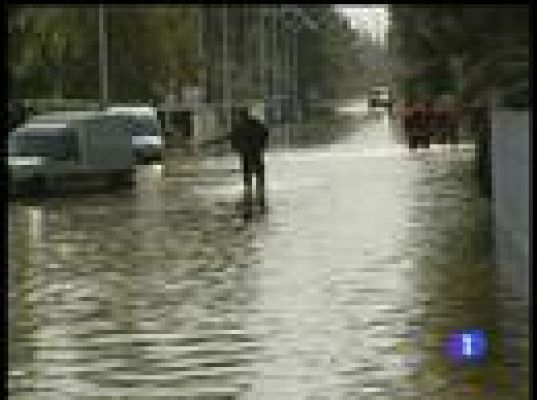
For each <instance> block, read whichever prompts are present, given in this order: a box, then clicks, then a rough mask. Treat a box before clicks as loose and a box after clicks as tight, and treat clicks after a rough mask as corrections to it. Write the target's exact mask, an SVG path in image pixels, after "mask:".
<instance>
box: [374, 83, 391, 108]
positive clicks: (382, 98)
mask: <svg viewBox="0 0 537 400" xmlns="http://www.w3.org/2000/svg"><path fill="white" fill-rule="evenodd" d="M393 102H394V101H393V98H392V95H391V92H390V90H389V88H387V87H383V86H380V87H375V88H373V89H371V91H370V92H369V107H392V105H393Z"/></svg>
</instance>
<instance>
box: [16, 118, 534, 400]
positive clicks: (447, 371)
mask: <svg viewBox="0 0 537 400" xmlns="http://www.w3.org/2000/svg"><path fill="white" fill-rule="evenodd" d="M347 113H348V114H347V115H346V116H343V115H341V116H339V117H337V118H336V117H334V120H333V121H332V123H331V124H328V125H319V124H316V125H312V126H310V127H309V128H307V129H313V128H315V127H317V129H318V131H319V133H318V137H319V139H318V141H314V143H303V142H301V139H300V138H301V135H300V132H299V131H294V133H292V136H291V139H288V140H287V142H284V143H283V144H281V143H280V144H278V143H276V142H277V141H278V136H277V134H275V135H274V137H275V139H274V142H275V144H274V145H273V146H271V147H270V150H269V152H268V153H267V154H266V170H267V177H266V182H267V183H266V185H267V193H266V197H267V207H268V208H267V210H266V212H264V213H262V212H260V211H259V210H254V214H253V217H252V218H251V219H247V220H245V219H244V218H243V213H242V208H243V205H242V200H241V199H242V177H241V175H240V173H239V171H238V168H239V160H238V158H237V157H236V156H235V155H234V154H228V153H226V152H224V154H210V155H208V156H206V157H201V156H198V157H196V156H194V155H188V154H185V153H184V152H181V151H179V150H177V151H171V152H170V153H169V154H168V155H167V156H166V159H165V160H164V161H163V163H162V164H161V165H146V166H140V167H139V169H138V171H137V177H136V186H135V188H133V189H132V190H124V191H120V192H117V193H114V194H99V195H88V196H85V197H80V196H79V197H74V196H73V197H69V198H60V199H42V200H32V201H30V200H25V201H16V202H11V203H10V205H9V250H10V251H9V280H10V281H9V290H10V293H9V295H10V304H9V312H10V321H9V363H10V369H9V393H10V395H11V396H13V399H29V398H31V399H93V398H118V399H120V398H121V399H146V398H147V399H149V398H170V399H176V398H214V399H245V400H246V399H248V400H250V399H251V400H254V399H255V400H257V399H271V400H272V399H274V400H285V399H293V400H294V399H308V400H310V399H476V400H477V399H512V400H515V399H524V398H527V397H526V396H528V395H527V390H526V389H525V387H526V386H527V381H528V378H527V365H526V364H525V363H522V362H521V360H522V359H525V358H527V355H526V351H527V342H528V337H527V326H525V325H524V324H523V323H522V322H523V321H524V312H525V311H524V310H522V309H521V308H520V307H519V306H518V303H517V302H516V301H515V300H514V299H511V298H510V297H509V296H508V295H507V294H505V293H504V292H503V291H502V290H499V289H498V287H497V283H496V279H495V272H494V270H493V268H492V266H491V265H490V263H489V261H488V254H487V253H488V250H489V247H490V244H489V242H488V240H487V236H488V235H489V232H488V229H487V223H488V221H487V220H486V218H485V215H486V209H485V206H486V203H485V202H484V200H482V199H480V198H479V196H478V195H477V187H476V183H475V182H474V174H473V169H474V163H473V158H474V148H473V146H472V145H471V144H465V143H463V144H460V145H457V146H449V145H446V146H442V145H432V146H431V148H429V149H419V150H416V151H409V149H408V147H405V145H404V144H402V143H400V141H399V139H398V129H399V128H398V125H397V123H396V122H395V121H394V120H393V119H392V118H391V117H390V116H389V115H388V113H385V112H382V111H381V112H378V113H373V114H370V115H368V116H367V117H366V118H358V117H357V116H353V114H352V108H351V111H350V112H349V111H348V110H347ZM310 133H311V132H310ZM308 137H309V138H311V137H317V136H316V135H311V134H310V135H309V136H308ZM518 313H521V314H520V316H519V315H518ZM526 319H527V318H526ZM526 324H527V322H526ZM467 328H477V329H483V330H484V331H485V332H486V334H487V339H488V356H487V358H486V360H485V361H483V362H482V363H479V364H477V365H455V364H454V363H453V362H451V361H450V359H449V358H448V357H447V356H446V355H445V352H444V350H443V343H444V341H445V339H446V337H447V336H448V334H449V333H450V332H452V331H455V330H459V329H467ZM507 349H509V350H507ZM524 390H526V391H524Z"/></svg>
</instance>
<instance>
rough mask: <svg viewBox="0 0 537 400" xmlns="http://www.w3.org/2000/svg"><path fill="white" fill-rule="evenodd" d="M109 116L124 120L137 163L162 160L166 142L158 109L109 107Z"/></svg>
mask: <svg viewBox="0 0 537 400" xmlns="http://www.w3.org/2000/svg"><path fill="white" fill-rule="evenodd" d="M107 112H108V114H109V115H114V116H118V117H121V118H123V120H124V121H125V122H126V123H127V124H128V126H129V129H130V131H131V135H132V148H133V151H134V157H135V160H136V162H138V163H145V162H148V161H153V160H161V159H162V153H163V151H164V140H163V133H162V131H163V130H162V126H161V122H160V118H159V116H158V114H157V109H156V108H153V107H119V106H115V107H109V108H108V110H107Z"/></svg>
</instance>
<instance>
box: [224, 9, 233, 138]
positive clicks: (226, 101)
mask: <svg viewBox="0 0 537 400" xmlns="http://www.w3.org/2000/svg"><path fill="white" fill-rule="evenodd" d="M222 29H223V40H222V101H223V109H224V119H225V129H226V132H229V131H230V129H231V118H230V114H231V112H230V104H229V103H230V95H229V94H230V93H229V89H230V88H229V84H230V82H229V71H228V70H229V54H228V50H229V49H228V9H227V5H226V4H224V5H223V8H222Z"/></svg>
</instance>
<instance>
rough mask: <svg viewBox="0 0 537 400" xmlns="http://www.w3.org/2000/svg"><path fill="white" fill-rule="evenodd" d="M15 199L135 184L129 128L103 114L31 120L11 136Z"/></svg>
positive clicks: (11, 180) (10, 162) (57, 115)
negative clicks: (23, 194) (72, 190)
mask: <svg viewBox="0 0 537 400" xmlns="http://www.w3.org/2000/svg"><path fill="white" fill-rule="evenodd" d="M8 166H9V186H10V194H15V195H16V194H20V193H22V192H27V191H28V190H30V191H31V192H33V191H34V190H35V191H39V192H41V191H46V192H49V191H63V190H66V189H70V188H72V187H73V186H76V187H82V186H83V187H86V186H88V185H90V186H93V184H97V185H98V186H102V185H103V184H104V185H105V186H108V185H109V184H112V185H114V186H115V185H117V184H120V183H125V182H132V174H133V172H134V159H133V151H132V139H131V133H130V131H129V129H128V127H127V125H126V124H125V123H124V122H123V121H121V120H118V119H117V118H116V117H114V116H110V115H107V114H106V113H103V112H89V111H86V112H63V113H53V114H46V115H41V116H36V117H33V118H31V119H30V120H29V121H28V122H27V123H25V124H23V125H21V126H20V127H18V128H16V129H15V130H13V131H11V132H10V133H9V136H8Z"/></svg>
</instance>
